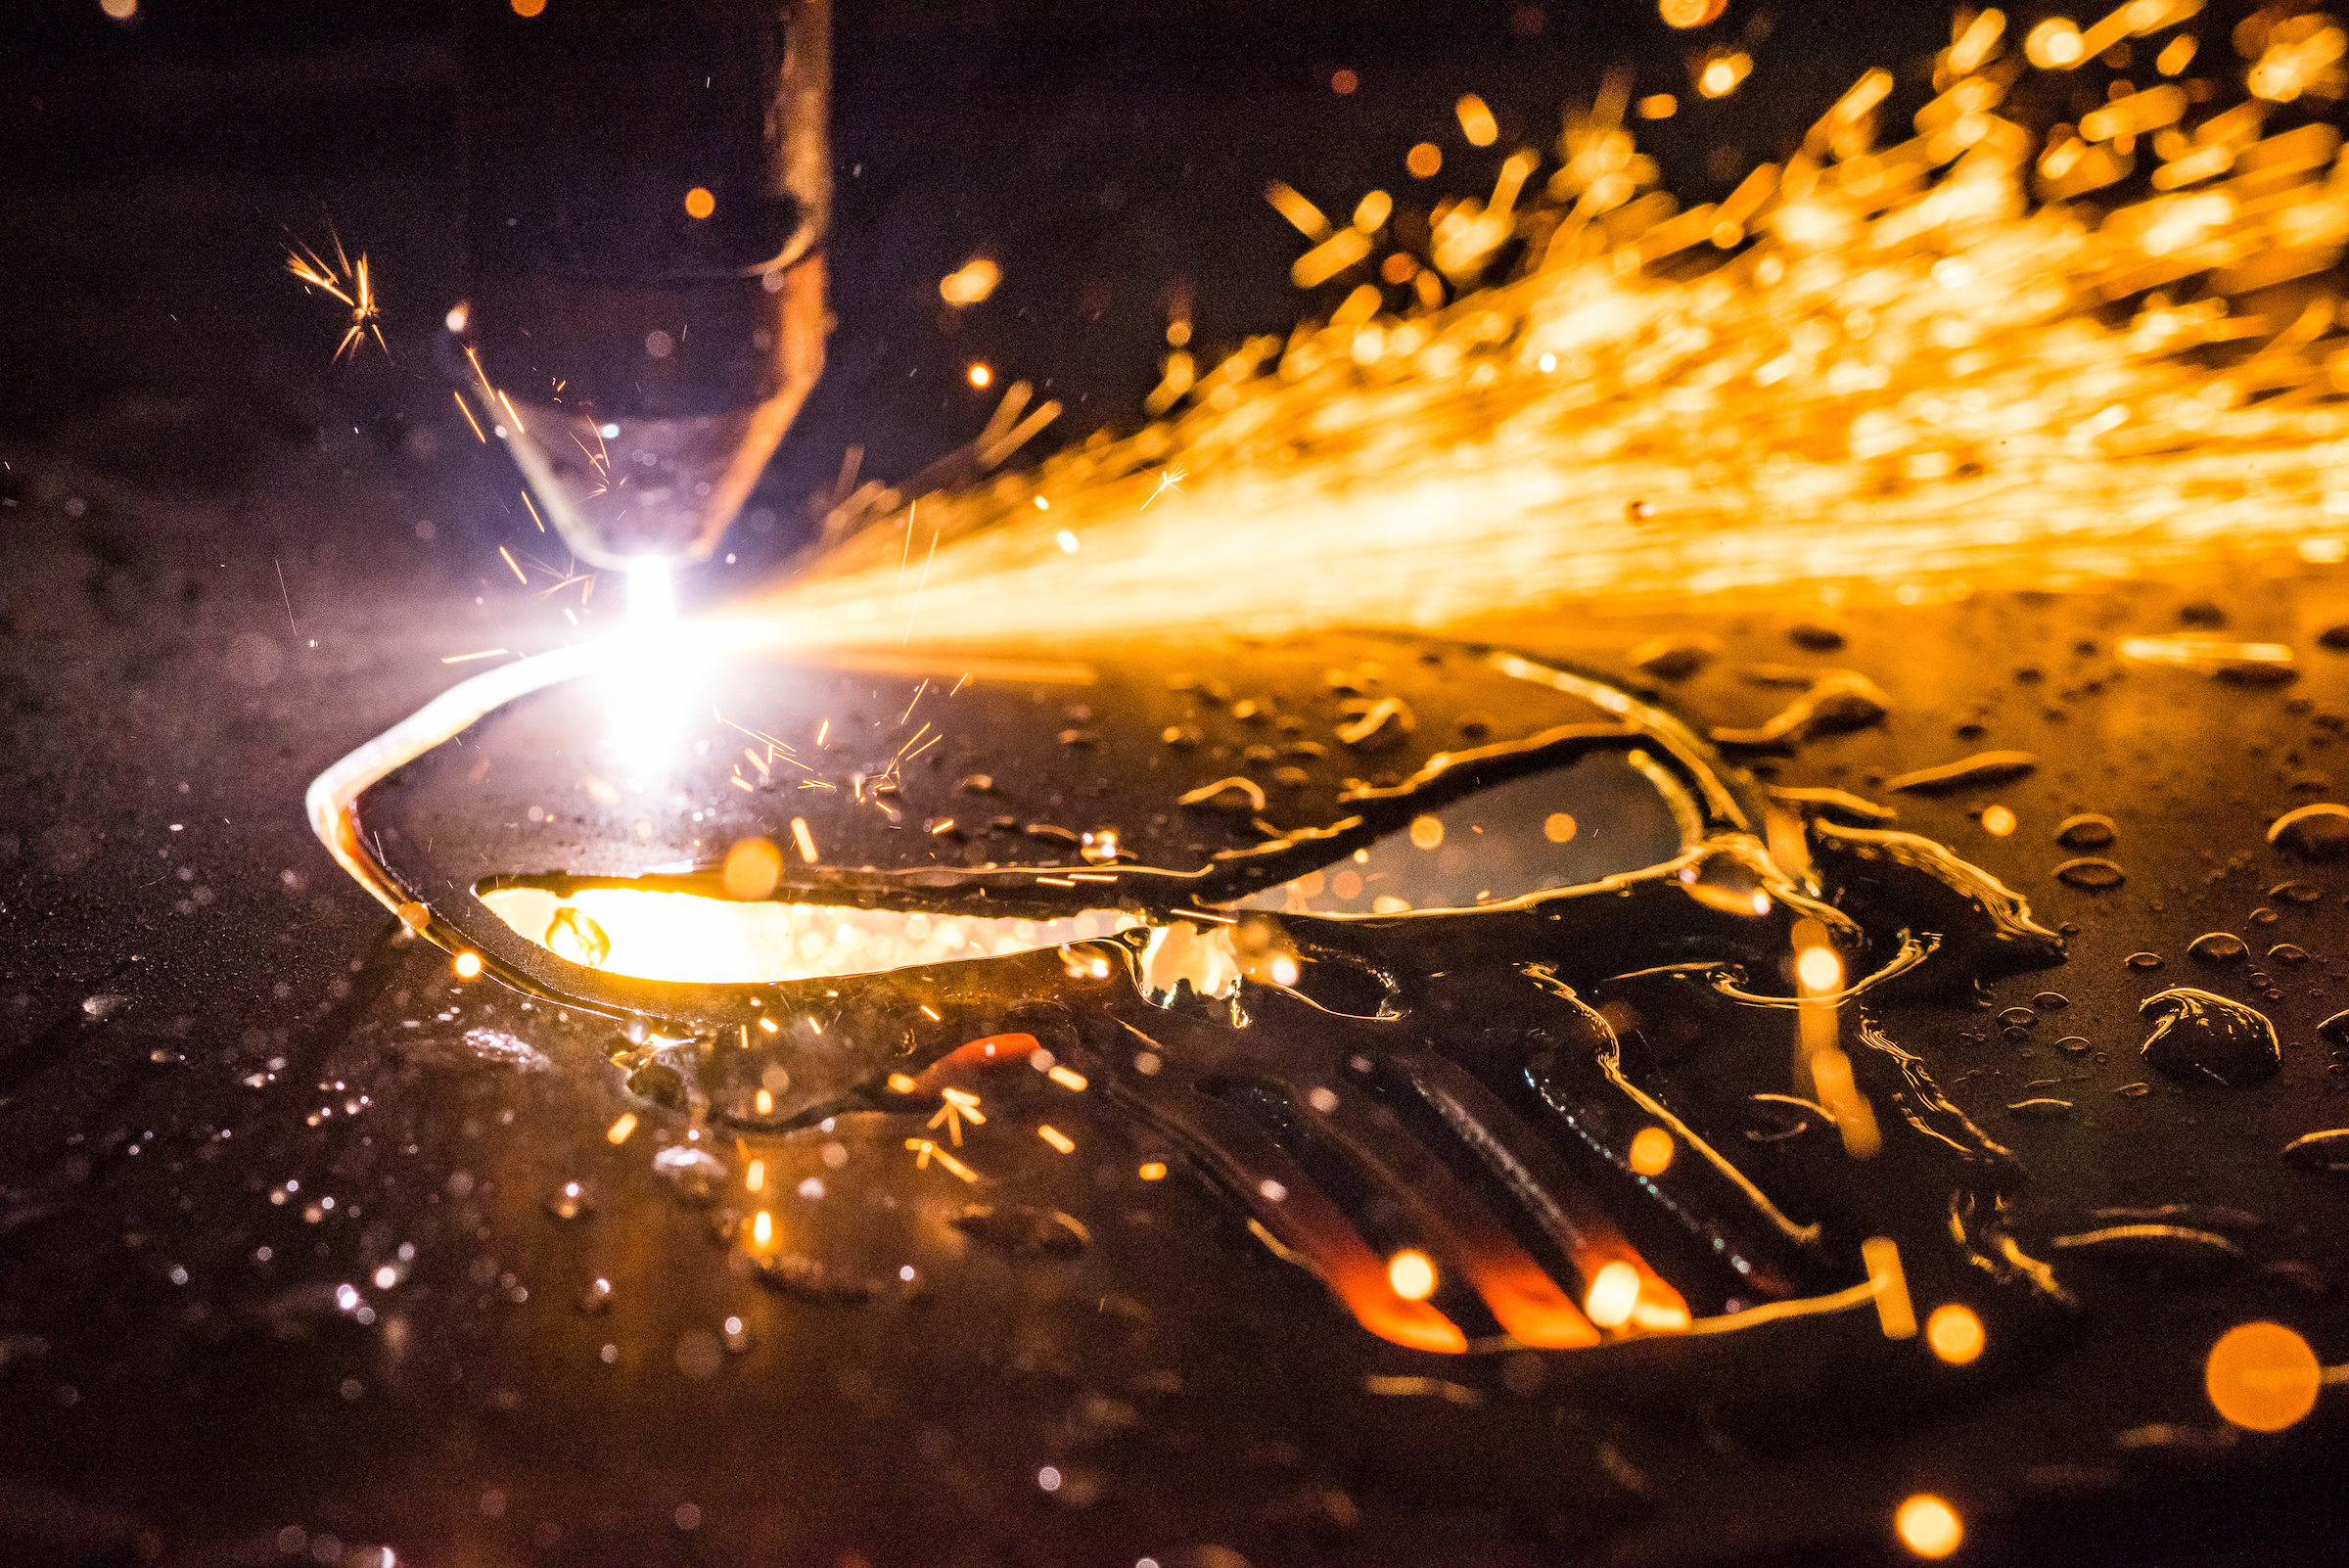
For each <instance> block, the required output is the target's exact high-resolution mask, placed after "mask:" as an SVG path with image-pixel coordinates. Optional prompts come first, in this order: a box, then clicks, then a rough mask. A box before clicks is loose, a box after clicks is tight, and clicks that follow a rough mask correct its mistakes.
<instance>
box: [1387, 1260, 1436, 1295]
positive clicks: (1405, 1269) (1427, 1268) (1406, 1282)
mask: <svg viewBox="0 0 2349 1568" xmlns="http://www.w3.org/2000/svg"><path fill="white" fill-rule="evenodd" d="M1387 1283H1388V1284H1389V1285H1392V1286H1393V1287H1394V1288H1395V1294H1396V1295H1398V1296H1401V1297H1402V1298H1403V1299H1404V1300H1405V1301H1425V1300H1427V1298H1428V1297H1430V1296H1432V1295H1434V1294H1435V1293H1436V1266H1435V1264H1434V1263H1433V1262H1432V1261H1430V1260H1429V1258H1428V1256H1427V1254H1426V1253H1424V1252H1413V1251H1410V1250H1408V1249H1405V1251H1403V1252H1399V1253H1397V1254H1396V1255H1395V1256H1394V1257H1392V1258H1390V1259H1388V1260H1387Z"/></svg>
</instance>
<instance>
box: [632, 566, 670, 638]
mask: <svg viewBox="0 0 2349 1568" xmlns="http://www.w3.org/2000/svg"><path fill="white" fill-rule="evenodd" d="M676 619H677V583H676V578H675V577H674V576H672V575H671V574H670V572H669V570H668V562H667V561H666V560H664V559H662V558H661V557H660V556H657V555H640V556H638V557H637V558H636V559H635V560H633V561H630V562H629V563H628V623H629V624H630V625H633V626H638V627H647V626H666V625H669V624H672V623H674V622H675V621H676Z"/></svg>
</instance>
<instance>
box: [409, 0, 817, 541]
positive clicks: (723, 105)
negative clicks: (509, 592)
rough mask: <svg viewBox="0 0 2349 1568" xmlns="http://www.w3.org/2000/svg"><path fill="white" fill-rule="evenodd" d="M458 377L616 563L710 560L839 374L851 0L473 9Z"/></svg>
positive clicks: (453, 337) (555, 1)
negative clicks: (832, 249) (836, 127)
mask: <svg viewBox="0 0 2349 1568" xmlns="http://www.w3.org/2000/svg"><path fill="white" fill-rule="evenodd" d="M465 12H466V15H465V21H464V36H463V40H462V45H461V48H462V55H463V63H464V78H465V79H464V92H463V99H462V104H463V108H462V115H463V124H462V133H463V148H464V152H463V160H464V161H463V169H464V190H465V209H464V243H465V256H466V267H467V284H466V290H467V292H466V295H465V298H464V300H462V301H461V302H459V303H458V304H456V305H455V306H454V307H452V308H451V309H450V310H449V312H448V318H447V326H448V334H447V336H446V338H445V339H444V340H443V342H442V349H443V353H442V358H443V361H444V368H445V369H446V370H447V371H448V373H449V374H450V375H451V376H452V377H454V378H456V379H457V380H458V383H459V386H460V389H461V391H460V395H461V396H465V397H468V398H471V399H473V400H474V401H475V403H476V404H477V406H479V407H480V409H481V411H482V413H483V415H484V419H483V423H484V424H493V425H495V426H497V427H500V434H501V435H502V436H503V438H504V439H505V441H506V444H507V446H508V449H509V450H511V451H512V452H513V454H514V460H515V462H516V464H518V465H519V466H520V467H521V469H522V472H523V476H524V478H525V479H526V480H527V481H528V483H529V485H530V491H531V493H532V494H534V495H535V496H536V497H537V499H538V502H539V504H540V506H541V507H542V509H543V510H544V513H545V515H546V518H547V520H548V521H550V522H552V523H553V524H554V526H555V528H556V529H557V530H560V532H561V533H562V535H563V539H564V542H565V543H566V544H568V545H569V546H570V547H571V549H572V550H573V551H574V552H575V553H576V555H577V556H578V557H579V558H580V559H582V560H584V561H586V562H589V563H591V564H593V565H595V566H598V567H607V568H619V569H626V570H641V569H643V568H644V567H646V566H648V565H650V564H651V563H656V562H657V563H666V564H669V565H685V564H690V563H692V562H696V561H701V560H704V559H706V558H708V557H709V555H710V554H711V552H712V551H713V550H714V549H715V548H716V546H717V542H718V540H719V538H720V537H722V536H723V534H724V533H725V530H726V527H727V525H728V524H730V523H731V522H732V521H733V520H734V515H735V513H736V512H737V511H739V510H740V509H741V507H742V504H743V500H744V498H745V497H746V496H748V495H749V494H750V491H751V487H752V485H753V484H756V483H757V482H758V479H759V475H760V470H761V469H763V468H764V467H765V465H766V461H767V459H768V457H770V456H771V455H772V454H773V452H774V450H775V447H776V444H777V443H778V442H780V441H781V440H782V438H783V433H784V431H785V430H786V429H787V428H788V427H789V426H790V424H791V422H792V419H793V417H794V416H795V415H797V414H798V412H799V410H800V405H801V404H802V403H803V402H805V401H806V397H807V393H808V392H809V390H810V389H811V388H812V387H813V386H814V385H815V380H816V377H817V375H818V374H819V373H820V372H821V371H822V369H823V360H824V333H825V329H826V317H825V309H824V240H825V236H826V232H827V226H828V223H829V219H830V208H831V167H830V151H829V146H828V138H827V135H826V118H827V114H828V108H829V97H830V83H831V17H830V0H465Z"/></svg>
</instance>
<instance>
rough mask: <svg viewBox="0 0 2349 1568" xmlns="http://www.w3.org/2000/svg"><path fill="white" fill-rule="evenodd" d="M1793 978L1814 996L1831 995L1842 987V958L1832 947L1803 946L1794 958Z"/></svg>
mask: <svg viewBox="0 0 2349 1568" xmlns="http://www.w3.org/2000/svg"><path fill="white" fill-rule="evenodd" d="M1794 978H1795V979H1797V980H1799V981H1801V982H1802V985H1803V990H1805V991H1807V992H1810V993H1811V994H1812V995H1814V996H1826V995H1831V994H1833V993H1834V992H1837V991H1839V990H1841V989H1842V987H1843V960H1842V959H1840V958H1838V957H1836V956H1835V949H1834V948H1832V947H1805V948H1804V949H1803V950H1802V952H1801V953H1800V954H1799V955H1797V956H1796V958H1795V960H1794Z"/></svg>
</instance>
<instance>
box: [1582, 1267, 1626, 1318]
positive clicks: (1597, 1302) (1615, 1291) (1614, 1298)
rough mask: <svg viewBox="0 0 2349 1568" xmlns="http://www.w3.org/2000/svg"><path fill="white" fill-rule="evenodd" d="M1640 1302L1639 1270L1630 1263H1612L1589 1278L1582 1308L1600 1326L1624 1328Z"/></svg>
mask: <svg viewBox="0 0 2349 1568" xmlns="http://www.w3.org/2000/svg"><path fill="white" fill-rule="evenodd" d="M1638 1305H1639V1270H1638V1269H1636V1268H1633V1267H1632V1266H1631V1265H1630V1264H1628V1263H1611V1264H1609V1265H1607V1266H1606V1267H1605V1268H1601V1269H1600V1270H1599V1271H1598V1277H1597V1278H1596V1279H1593V1280H1591V1281H1590V1294H1589V1297H1588V1298H1587V1299H1586V1300H1585V1301H1584V1302H1583V1311H1584V1312H1586V1313H1588V1314H1589V1316H1590V1321H1592V1322H1594V1323H1596V1324H1597V1325H1598V1326H1599V1327H1601V1328H1621V1327H1622V1326H1623V1325H1624V1324H1626V1323H1628V1322H1630V1321H1631V1320H1632V1309H1633V1308H1635V1307H1636V1306H1638Z"/></svg>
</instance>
